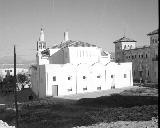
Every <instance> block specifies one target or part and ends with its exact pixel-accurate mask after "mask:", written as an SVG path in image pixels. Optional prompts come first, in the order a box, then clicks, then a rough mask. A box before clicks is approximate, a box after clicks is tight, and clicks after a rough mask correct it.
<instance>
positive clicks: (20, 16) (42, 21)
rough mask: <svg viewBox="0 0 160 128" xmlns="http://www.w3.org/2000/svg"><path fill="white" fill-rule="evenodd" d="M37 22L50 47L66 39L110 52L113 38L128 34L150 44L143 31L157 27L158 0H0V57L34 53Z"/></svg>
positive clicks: (142, 42)
mask: <svg viewBox="0 0 160 128" xmlns="http://www.w3.org/2000/svg"><path fill="white" fill-rule="evenodd" d="M42 25H43V26H44V28H45V40H46V41H47V45H48V47H51V46H53V45H55V44H57V43H60V42H61V41H62V40H63V35H64V31H68V32H69V39H71V40H80V41H84V42H88V43H92V44H96V45H98V46H100V47H102V48H103V49H105V50H106V51H112V52H114V44H113V41H115V40H117V39H119V38H121V37H122V36H123V35H124V33H125V35H126V36H127V37H129V38H131V39H134V40H136V41H137V45H138V46H140V45H147V44H149V39H148V37H147V36H146V34H147V33H149V32H151V31H153V30H155V29H157V28H158V0H0V58H1V57H4V56H10V55H12V53H13V45H14V44H16V49H17V56H21V57H23V58H24V59H35V53H36V42H37V40H38V38H39V35H40V28H41V27H42Z"/></svg>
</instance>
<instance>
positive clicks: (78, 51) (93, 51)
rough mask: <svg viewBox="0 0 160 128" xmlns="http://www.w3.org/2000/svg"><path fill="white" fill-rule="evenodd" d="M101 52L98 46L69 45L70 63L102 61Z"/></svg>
mask: <svg viewBox="0 0 160 128" xmlns="http://www.w3.org/2000/svg"><path fill="white" fill-rule="evenodd" d="M100 56H101V52H100V49H99V48H97V47H69V57H70V63H72V64H80V63H87V64H92V63H96V62H100Z"/></svg>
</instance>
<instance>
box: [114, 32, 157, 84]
mask: <svg viewBox="0 0 160 128" xmlns="http://www.w3.org/2000/svg"><path fill="white" fill-rule="evenodd" d="M158 31H159V30H158V29H157V30H154V31H152V32H150V33H148V34H147V36H149V37H150V45H144V46H138V47H137V46H136V41H135V40H132V39H129V38H126V37H122V38H120V39H119V40H116V41H114V42H113V43H114V44H115V61H116V62H132V71H133V72H132V73H133V79H134V80H135V81H140V78H141V80H142V81H146V82H156V83H157V82H158V47H159V40H158V38H159V36H158Z"/></svg>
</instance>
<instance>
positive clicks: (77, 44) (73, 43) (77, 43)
mask: <svg viewBox="0 0 160 128" xmlns="http://www.w3.org/2000/svg"><path fill="white" fill-rule="evenodd" d="M65 47H97V46H96V45H93V44H89V43H86V42H82V41H73V40H68V41H66V42H63V43H61V44H58V45H55V46H53V47H52V48H53V49H54V48H65Z"/></svg>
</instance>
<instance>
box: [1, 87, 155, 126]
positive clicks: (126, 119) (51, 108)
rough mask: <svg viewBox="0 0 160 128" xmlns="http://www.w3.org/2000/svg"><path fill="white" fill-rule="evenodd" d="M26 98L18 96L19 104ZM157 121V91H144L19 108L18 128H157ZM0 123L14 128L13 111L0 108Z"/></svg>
mask: <svg viewBox="0 0 160 128" xmlns="http://www.w3.org/2000/svg"><path fill="white" fill-rule="evenodd" d="M24 94H26V95H25V96H24ZM27 94H29V95H30V94H31V93H29V92H27V93H26V92H24V93H21V96H20V95H19V97H20V99H19V101H23V100H25V101H27ZM22 95H23V96H24V97H25V98H23V97H22ZM157 118H158V89H155V88H148V87H132V88H124V89H114V90H107V91H101V92H93V93H86V94H79V95H76V96H75V95H72V96H67V97H59V98H53V97H49V98H45V99H41V100H37V99H36V101H29V102H28V101H27V102H24V103H22V104H19V125H20V128H36V127H38V128H53V127H54V128H73V127H74V128H106V127H107V128H111V127H112V128H125V127H126V128H157V127H158V123H157ZM0 120H3V121H4V122H7V123H8V124H9V125H11V126H15V109H14V108H12V107H10V108H8V107H1V109H0Z"/></svg>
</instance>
